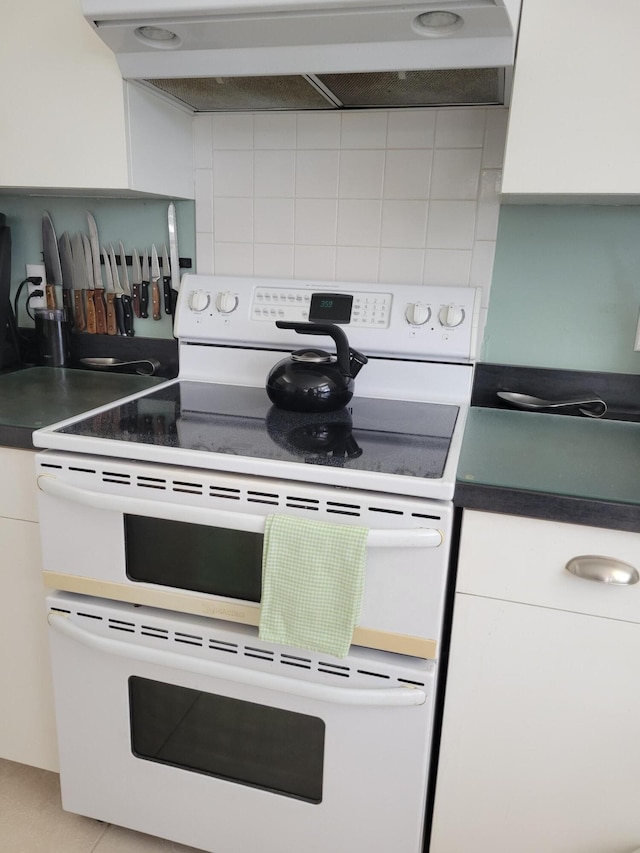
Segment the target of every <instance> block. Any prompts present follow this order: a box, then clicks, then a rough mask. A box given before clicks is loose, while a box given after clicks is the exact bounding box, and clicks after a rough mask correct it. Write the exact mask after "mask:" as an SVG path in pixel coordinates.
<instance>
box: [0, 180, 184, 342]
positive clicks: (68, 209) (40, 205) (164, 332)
mask: <svg viewBox="0 0 640 853" xmlns="http://www.w3.org/2000/svg"><path fill="white" fill-rule="evenodd" d="M169 201H170V199H155V198H154V199H147V198H145V199H137V198H132V199H129V198H126V199H124V198H77V197H69V198H63V197H57V196H56V197H52V196H3V197H0V212H1V213H4V214H5V215H6V217H7V225H8V226H9V227H10V229H11V285H12V286H11V301H12V303H13V297H14V294H15V292H16V289H17V287H18V285H19V283H20V282H21V281H22V280H23V279H24V278H25V276H26V269H25V265H26V264H39V263H42V214H43V211H45V210H48V211H49V213H50V214H51V218H52V220H53V225H54V228H55V229H56V235H57V236H58V237H59V236H60V235H61V234H62V233H63V231H69V233H70V234H73V233H74V232H76V231H84V232H85V233H88V228H87V219H86V211H87V210H90V211H91V212H92V213H93V215H94V217H95V219H96V223H97V225H98V234H99V236H100V242H101V244H102V245H105V244H109V243H114V244H116V245H117V243H118V241H119V240H122V242H123V244H124V247H125V250H126V251H127V254H130V253H131V250H132V249H133V248H137V249H140V250H142V249H144V248H145V247H147V248H149V247H150V246H151V244H152V243H155V245H156V248H157V249H158V250H159V251H160V249H161V247H162V245H163V243H167V244H168V240H169V235H168V231H167V208H168V205H169ZM175 205H176V219H177V222H178V248H179V252H180V257H182V258H191V259H192V263H193V271H194V272H195V205H194V203H193V202H192V201H176V202H175ZM129 274H131V269H129ZM25 290H26V288H25ZM25 296H26V293H25V291H24V290H23V293H22V295H21V298H20V301H19V305H18V314H19V322H20V325H21V326H29V325H32V324H31V321H30V320H29V318H28V317H27V315H26V313H25V310H24V298H25ZM135 328H136V335H138V336H141V337H149V338H171V337H172V336H173V335H172V328H171V319H170V318H169V317H167V316H166V315H164V312H163V317H162V320H159V321H155V320H153V319H151V318H149V319H148V320H141V319H139V318H136V321H135Z"/></svg>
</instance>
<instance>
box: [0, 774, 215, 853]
mask: <svg viewBox="0 0 640 853" xmlns="http://www.w3.org/2000/svg"><path fill="white" fill-rule="evenodd" d="M0 851H2V853H198V851H196V850H195V848H193V847H185V846H184V845H183V844H176V843H175V842H172V841H166V840H164V839H161V838H155V837H154V836H151V835H144V834H142V833H140V832H133V831H131V830H128V829H123V828H122V827H120V826H113V825H112V824H107V823H101V822H100V821H97V820H92V819H91V818H87V817H80V815H74V814H69V813H68V812H65V811H63V810H62V806H61V805H60V785H59V783H58V775H57V774H56V773H49V772H48V771H47V770H39V769H37V768H36V767H27V766H26V765H24V764H15V763H14V762H13V761H5V760H3V759H0Z"/></svg>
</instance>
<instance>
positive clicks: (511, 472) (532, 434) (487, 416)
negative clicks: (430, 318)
mask: <svg viewBox="0 0 640 853" xmlns="http://www.w3.org/2000/svg"><path fill="white" fill-rule="evenodd" d="M454 501H455V503H456V504H457V505H458V506H460V507H463V508H467V509H478V510H484V511H488V512H499V513H504V514H510V515H523V516H529V517H532V518H542V519H547V520H551V521H565V522H569V523H573V524H586V525H591V526H595V527H607V528H613V529H618V530H631V531H635V532H640V423H632V422H627V421H614V420H597V419H593V418H587V417H579V416H575V417H567V416H564V415H554V414H547V413H538V412H521V411H512V410H506V409H499V408H484V407H477V406H473V407H472V408H471V409H470V411H469V417H468V420H467V426H466V430H465V435H464V441H463V446H462V453H461V458H460V465H459V468H458V483H457V487H456V494H455V498H454Z"/></svg>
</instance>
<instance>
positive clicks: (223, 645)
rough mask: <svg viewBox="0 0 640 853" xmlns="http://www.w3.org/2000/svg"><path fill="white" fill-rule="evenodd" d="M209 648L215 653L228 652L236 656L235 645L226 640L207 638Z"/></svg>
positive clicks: (236, 648)
mask: <svg viewBox="0 0 640 853" xmlns="http://www.w3.org/2000/svg"><path fill="white" fill-rule="evenodd" d="M209 648H210V649H213V650H214V651H216V652H229V653H230V654H232V655H237V654H238V644H237V643H228V642H227V641H226V640H216V638H215V637H213V638H211V637H210V638H209Z"/></svg>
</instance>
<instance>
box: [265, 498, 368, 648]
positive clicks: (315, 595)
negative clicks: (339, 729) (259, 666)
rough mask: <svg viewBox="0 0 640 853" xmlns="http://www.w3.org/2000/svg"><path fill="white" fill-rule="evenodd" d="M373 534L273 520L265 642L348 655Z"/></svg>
mask: <svg viewBox="0 0 640 853" xmlns="http://www.w3.org/2000/svg"><path fill="white" fill-rule="evenodd" d="M367 534H368V530H367V529H366V528H364V527H351V526H347V525H342V524H330V523H328V522H325V521H309V520H307V519H302V518H294V517H292V516H286V515H270V516H268V517H267V520H266V524H265V533H264V548H263V552H262V600H261V607H260V639H262V640H268V641H271V642H273V643H284V644H285V645H288V646H299V647H300V648H304V649H310V650H313V651H317V652H326V653H328V654H331V655H335V657H339V658H342V657H345V656H346V655H347V654H348V652H349V646H350V645H351V640H352V637H353V629H354V627H355V626H356V625H357V623H358V620H359V618H360V608H361V605H362V595H363V592H364V567H365V560H366V542H367Z"/></svg>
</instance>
